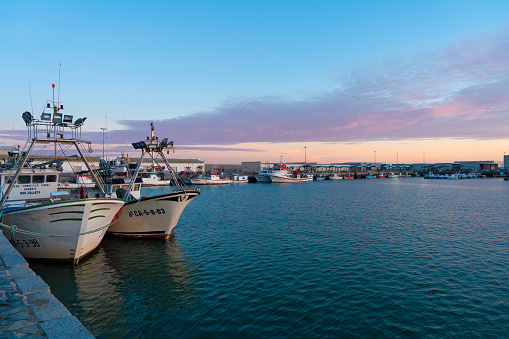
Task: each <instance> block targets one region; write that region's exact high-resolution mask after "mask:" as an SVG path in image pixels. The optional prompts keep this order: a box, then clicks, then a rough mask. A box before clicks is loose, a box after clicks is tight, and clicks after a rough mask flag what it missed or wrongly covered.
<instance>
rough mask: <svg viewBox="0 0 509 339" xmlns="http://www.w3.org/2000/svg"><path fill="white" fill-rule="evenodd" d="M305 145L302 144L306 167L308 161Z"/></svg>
mask: <svg viewBox="0 0 509 339" xmlns="http://www.w3.org/2000/svg"><path fill="white" fill-rule="evenodd" d="M307 148H308V147H307V146H304V165H306V167H307V164H308V161H307Z"/></svg>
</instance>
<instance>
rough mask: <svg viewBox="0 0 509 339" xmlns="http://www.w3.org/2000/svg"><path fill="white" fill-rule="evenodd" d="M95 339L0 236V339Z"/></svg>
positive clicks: (1, 235)
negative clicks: (29, 338) (19, 338)
mask: <svg viewBox="0 0 509 339" xmlns="http://www.w3.org/2000/svg"><path fill="white" fill-rule="evenodd" d="M26 335H30V336H31V338H38V337H40V338H74V339H80V338H94V337H93V336H92V334H90V332H88V330H87V329H86V328H85V327H84V326H83V325H82V324H81V322H80V321H79V320H78V319H77V318H76V317H74V316H73V315H71V313H70V312H69V311H68V310H67V308H66V307H65V306H64V305H63V304H62V303H61V302H60V301H58V300H57V299H56V298H55V297H54V296H53V294H52V293H51V292H50V288H49V286H48V285H47V284H46V283H45V282H44V281H43V280H42V279H41V277H39V276H38V275H36V274H35V273H34V272H33V271H32V270H31V269H30V267H29V266H28V263H27V262H26V260H25V259H24V258H23V256H21V254H19V253H18V251H16V250H15V249H14V248H13V247H12V245H11V244H10V242H9V241H8V240H7V239H6V238H5V237H4V235H3V234H1V233H0V338H18V337H23V336H26Z"/></svg>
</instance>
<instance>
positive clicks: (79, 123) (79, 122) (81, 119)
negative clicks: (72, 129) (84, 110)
mask: <svg viewBox="0 0 509 339" xmlns="http://www.w3.org/2000/svg"><path fill="white" fill-rule="evenodd" d="M85 120H87V117H84V118H79V119H76V121H75V122H74V126H76V127H79V126H81V125H83V123H84V122H85Z"/></svg>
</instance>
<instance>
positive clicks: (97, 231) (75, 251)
mask: <svg viewBox="0 0 509 339" xmlns="http://www.w3.org/2000/svg"><path fill="white" fill-rule="evenodd" d="M54 90H55V87H54V85H53V91H54ZM53 98H54V95H53ZM46 108H50V109H52V110H50V112H46V110H43V112H42V114H41V117H40V120H38V119H35V118H34V117H33V115H32V114H31V113H30V112H24V113H23V115H22V117H23V120H24V121H25V124H26V126H27V129H28V141H27V142H26V144H25V147H24V148H23V151H22V152H21V153H20V154H21V155H20V156H19V157H17V158H16V161H15V163H14V166H13V168H12V169H11V170H10V171H9V172H7V171H5V172H4V173H2V176H1V185H2V188H1V197H2V199H1V202H0V209H1V211H2V215H1V222H2V227H3V230H2V232H3V234H4V235H5V237H6V238H7V239H9V240H10V242H11V244H12V245H13V246H14V248H16V249H17V250H18V252H20V253H21V255H23V256H24V257H25V258H31V259H45V260H68V261H72V262H77V261H79V260H80V259H82V258H83V257H85V256H86V255H88V254H89V253H91V252H92V251H93V250H94V249H96V248H97V246H98V245H99V243H100V242H101V240H102V239H103V237H104V235H105V233H106V229H107V228H108V226H109V225H110V222H111V220H112V218H113V217H114V216H115V214H116V213H117V212H118V210H119V209H120V208H121V207H122V206H123V204H124V201H123V200H121V199H111V198H110V197H109V195H108V194H106V192H105V190H104V186H103V185H102V182H101V180H100V178H99V177H98V176H97V174H96V173H95V172H94V171H93V168H92V164H91V162H90V161H88V159H87V158H86V157H85V155H84V154H86V149H85V147H84V144H90V142H88V141H84V140H81V139H80V136H81V126H82V125H83V122H84V121H85V119H86V118H80V119H77V120H76V121H74V122H73V116H71V115H63V114H62V113H60V111H61V110H62V109H63V105H60V103H58V102H55V101H54V99H53V100H52V101H49V102H48V103H47V106H46ZM48 143H50V144H51V143H53V144H55V155H56V149H57V145H60V147H61V149H63V148H68V147H69V146H74V147H75V148H76V150H77V151H78V153H79V155H80V157H81V159H82V160H83V162H84V163H85V165H86V166H87V168H88V169H89V171H90V172H91V173H92V176H93V179H94V181H95V183H96V184H97V185H98V188H99V190H100V195H99V196H97V197H96V198H88V197H87V196H86V193H85V189H84V188H83V187H82V188H81V195H76V194H69V193H68V192H57V185H58V175H59V174H58V173H55V171H53V170H48V169H46V168H43V166H41V167H40V168H38V167H37V165H34V164H33V163H31V162H29V161H28V158H29V156H30V154H31V153H32V151H33V150H34V148H35V147H36V145H39V144H43V145H47V144H48Z"/></svg>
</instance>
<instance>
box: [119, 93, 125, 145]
mask: <svg viewBox="0 0 509 339" xmlns="http://www.w3.org/2000/svg"><path fill="white" fill-rule="evenodd" d="M120 107H121V108H122V122H123V123H124V138H125V144H124V145H125V153H126V154H127V134H126V132H125V116H124V103H123V102H122V97H120Z"/></svg>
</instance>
